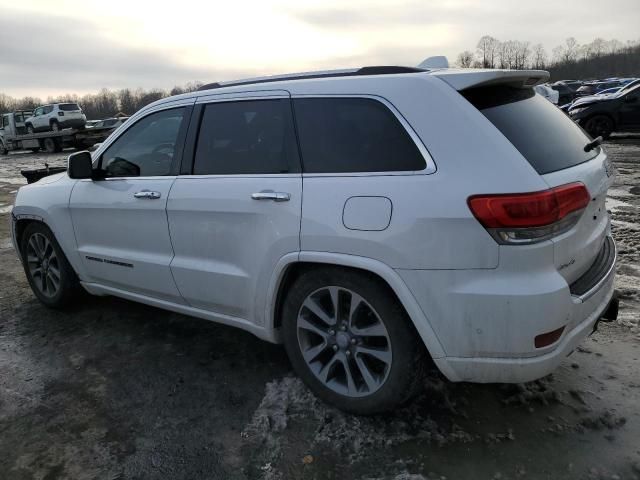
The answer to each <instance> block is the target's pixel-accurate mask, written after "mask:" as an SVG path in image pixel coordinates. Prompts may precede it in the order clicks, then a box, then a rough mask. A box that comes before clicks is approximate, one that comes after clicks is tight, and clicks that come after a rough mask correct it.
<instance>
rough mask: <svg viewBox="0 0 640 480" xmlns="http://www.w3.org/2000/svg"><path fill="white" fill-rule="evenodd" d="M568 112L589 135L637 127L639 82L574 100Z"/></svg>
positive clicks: (639, 120)
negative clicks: (609, 93)
mask: <svg viewBox="0 0 640 480" xmlns="http://www.w3.org/2000/svg"><path fill="white" fill-rule="evenodd" d="M568 113H569V116H571V118H572V119H574V120H575V121H576V122H577V123H579V124H580V126H582V127H583V128H584V129H585V130H586V131H587V132H588V133H589V134H590V135H591V136H592V137H598V136H601V137H602V138H605V139H606V138H608V137H609V136H610V135H611V134H612V133H613V132H620V131H633V132H637V131H640V84H635V85H633V86H631V87H630V88H627V89H620V90H619V91H618V92H617V93H614V94H612V95H594V96H591V97H589V98H584V99H579V100H576V101H575V102H573V104H572V105H571V107H570V108H569V110H568Z"/></svg>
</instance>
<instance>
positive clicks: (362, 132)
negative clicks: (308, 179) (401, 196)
mask: <svg viewBox="0 0 640 480" xmlns="http://www.w3.org/2000/svg"><path fill="white" fill-rule="evenodd" d="M294 106H295V113H296V123H297V125H298V135H299V138H300V148H301V152H302V164H303V168H304V171H305V172H307V173H344V172H394V171H396V172H397V171H415V170H424V168H425V167H426V163H425V161H424V158H423V157H422V154H421V153H420V151H419V150H418V147H417V146H416V144H415V143H414V142H413V140H412V139H411V137H410V136H409V134H408V133H407V131H406V130H405V129H404V127H403V126H402V125H401V124H400V122H399V121H398V119H397V118H396V117H395V115H394V114H393V113H392V112H391V111H390V110H389V109H388V108H387V107H386V106H385V105H383V104H382V103H380V102H379V101H377V100H373V99H369V98H298V99H295V100H294Z"/></svg>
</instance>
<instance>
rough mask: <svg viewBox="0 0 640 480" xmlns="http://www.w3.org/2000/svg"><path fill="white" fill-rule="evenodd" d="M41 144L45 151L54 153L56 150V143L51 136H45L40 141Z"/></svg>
mask: <svg viewBox="0 0 640 480" xmlns="http://www.w3.org/2000/svg"><path fill="white" fill-rule="evenodd" d="M42 146H43V147H44V149H45V150H46V152H47V153H56V151H58V143H57V142H56V141H55V140H54V139H53V138H45V139H44V140H43V141H42Z"/></svg>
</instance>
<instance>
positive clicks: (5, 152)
mask: <svg viewBox="0 0 640 480" xmlns="http://www.w3.org/2000/svg"><path fill="white" fill-rule="evenodd" d="M8 154H9V150H7V147H5V146H4V143H2V142H0V155H8Z"/></svg>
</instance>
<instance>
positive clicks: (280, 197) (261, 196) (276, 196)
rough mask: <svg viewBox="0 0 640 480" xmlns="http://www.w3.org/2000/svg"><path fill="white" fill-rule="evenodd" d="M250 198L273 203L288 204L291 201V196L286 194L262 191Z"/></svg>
mask: <svg viewBox="0 0 640 480" xmlns="http://www.w3.org/2000/svg"><path fill="white" fill-rule="evenodd" d="M251 198H253V199H254V200H273V201H274V202H288V201H289V200H291V194H290V193H286V192H274V191H273V190H263V191H261V192H258V193H252V194H251Z"/></svg>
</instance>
